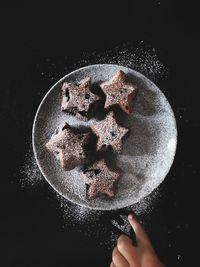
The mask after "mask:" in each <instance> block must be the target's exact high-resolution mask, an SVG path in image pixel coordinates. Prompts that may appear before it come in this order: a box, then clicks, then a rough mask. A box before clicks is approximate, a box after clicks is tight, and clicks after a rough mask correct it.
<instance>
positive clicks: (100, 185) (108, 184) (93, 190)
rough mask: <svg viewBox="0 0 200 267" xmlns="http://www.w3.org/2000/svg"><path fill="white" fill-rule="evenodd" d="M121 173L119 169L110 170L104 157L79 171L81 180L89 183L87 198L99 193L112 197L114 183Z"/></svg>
mask: <svg viewBox="0 0 200 267" xmlns="http://www.w3.org/2000/svg"><path fill="white" fill-rule="evenodd" d="M121 175H122V170H121V169H119V168H118V169H117V170H111V169H110V168H108V166H107V164H106V162H105V160H104V159H101V160H98V161H96V162H95V163H94V164H93V165H92V166H90V167H88V168H87V169H85V170H84V171H83V172H82V173H81V176H82V178H83V181H84V182H85V184H87V185H89V188H88V190H87V196H88V198H90V199H92V198H95V197H97V196H98V195H99V194H105V195H107V196H109V197H113V196H114V195H115V184H116V182H117V180H118V179H119V177H120V176H121Z"/></svg>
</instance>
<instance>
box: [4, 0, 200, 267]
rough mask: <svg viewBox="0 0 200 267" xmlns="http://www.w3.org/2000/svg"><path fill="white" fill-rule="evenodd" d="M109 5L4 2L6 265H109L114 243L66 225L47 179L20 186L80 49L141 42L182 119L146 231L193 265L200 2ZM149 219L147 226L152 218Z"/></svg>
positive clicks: (164, 250) (179, 261) (171, 260)
mask: <svg viewBox="0 0 200 267" xmlns="http://www.w3.org/2000/svg"><path fill="white" fill-rule="evenodd" d="M109 3H110V4H109V5H108V1H107V2H105V3H104V2H103V1H93V3H87V4H86V2H84V1H82V3H79V2H77V1H73V3H69V1H66V2H62V3H58V2H57V1H56V2H55V3H54V4H50V3H48V4H43V5H38V6H35V5H34V4H29V5H28V4H23V5H21V6H17V5H16V6H15V7H14V6H6V7H2V8H1V11H0V12H1V16H0V27H1V41H0V43H1V47H2V48H1V58H0V62H1V80H0V81H1V83H0V87H1V88H0V100H1V106H0V112H1V113H0V120H1V124H0V125H1V131H0V140H1V158H2V159H1V178H0V184H1V186H0V190H1V191H0V192H1V193H0V198H1V201H0V203H1V211H0V224H1V228H0V265H1V266H21V267H23V266H97V267H98V266H99V267H100V266H109V264H110V261H111V250H109V249H108V248H106V247H104V246H99V240H95V238H93V237H92V236H91V237H90V236H87V237H86V236H85V235H84V234H83V233H82V232H80V233H79V232H78V231H76V227H75V226H74V227H72V226H69V227H65V228H64V229H63V221H62V214H61V213H62V212H61V211H60V210H59V209H58V203H57V202H56V200H55V198H53V197H52V196H53V193H52V191H51V189H50V188H49V186H48V185H47V184H46V183H45V184H44V185H43V186H42V187H38V188H37V189H36V190H33V189H29V190H24V189H22V188H21V186H20V182H19V166H21V165H22V164H23V162H24V155H25V153H26V152H27V149H28V148H29V142H30V135H31V128H32V122H33V118H34V115H35V112H36V109H37V107H38V105H39V103H40V101H41V99H42V97H43V95H44V94H45V93H46V92H47V90H48V89H49V88H50V86H52V85H53V83H54V82H55V81H57V80H58V79H59V78H61V77H62V76H63V75H65V74H66V73H67V72H69V71H71V70H72V67H71V66H72V65H73V63H74V62H76V60H77V59H78V58H79V56H80V55H82V53H83V52H89V53H90V52H93V51H97V52H103V51H105V50H106V49H112V48H113V47H116V46H117V45H121V44H124V43H125V44H126V43H129V44H131V45H132V46H133V47H134V46H135V47H136V46H137V44H138V42H140V41H141V40H143V41H144V42H145V43H146V44H149V45H151V46H152V47H155V48H156V51H157V54H158V56H159V58H160V60H161V61H162V62H163V63H164V64H165V66H167V68H168V69H169V76H168V78H167V79H166V80H165V81H157V83H158V85H159V86H160V87H161V88H165V92H166V96H167V98H168V99H169V101H170V103H171V105H172V108H173V110H174V112H175V116H176V119H177V126H178V148H177V153H176V157H175V161H174V164H173V166H172V169H171V171H170V173H169V174H168V176H167V178H166V179H165V181H164V183H163V184H162V186H161V187H162V190H163V194H162V195H163V196H162V198H161V199H160V200H159V203H158V204H157V207H156V209H155V210H154V211H153V212H152V213H151V215H148V216H150V218H149V217H148V225H147V231H148V233H149V235H150V237H151V239H152V242H153V244H154V246H155V248H156V251H157V253H158V255H159V256H160V257H161V258H162V260H163V261H164V262H165V263H166V264H167V265H168V266H192V264H194V263H195V260H196V256H195V255H196V254H195V245H194V242H196V240H197V234H196V232H195V231H196V228H195V221H196V216H197V214H198V213H197V211H198V209H197V202H198V191H199V190H198V186H197V181H198V178H199V174H200V170H199V162H198V161H199V157H198V151H199V135H200V122H199V97H198V91H199V45H200V43H199V27H198V13H197V11H198V8H197V6H194V4H193V3H192V1H187V2H186V3H183V2H180V3H178V2H177V1H122V2H119V3H117V1H115V2H112V1H110V2H109ZM47 59H48V60H47ZM94 63H95V59H94ZM105 63H106V62H105ZM119 213H120V211H119ZM108 216H109V215H108ZM142 220H143V221H144V224H145V216H144V217H143V218H142ZM102 238H106V237H102ZM1 262H2V264H1ZM197 265H198V264H197Z"/></svg>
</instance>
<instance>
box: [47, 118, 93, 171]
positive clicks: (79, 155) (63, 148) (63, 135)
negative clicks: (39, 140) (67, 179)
mask: <svg viewBox="0 0 200 267" xmlns="http://www.w3.org/2000/svg"><path fill="white" fill-rule="evenodd" d="M88 139H89V133H84V134H80V133H78V134H75V133H74V131H73V130H72V128H71V127H70V126H69V125H68V124H67V123H66V124H65V126H64V127H63V126H60V127H58V128H57V129H56V131H55V133H54V134H53V136H52V137H51V138H50V140H49V141H48V143H47V144H46V145H45V146H46V148H47V149H48V150H49V151H50V152H51V153H53V154H54V155H55V157H56V158H57V159H58V160H59V161H60V165H61V167H62V168H63V169H64V170H71V169H73V168H74V167H75V166H77V165H79V164H80V163H82V162H83V161H84V160H85V159H86V154H85V146H86V144H87V143H88Z"/></svg>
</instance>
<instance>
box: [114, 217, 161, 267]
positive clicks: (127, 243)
mask: <svg viewBox="0 0 200 267" xmlns="http://www.w3.org/2000/svg"><path fill="white" fill-rule="evenodd" d="M128 220H129V223H130V224H131V226H132V228H133V230H134V232H135V235H136V240H137V247H136V246H133V244H132V241H131V239H130V238H129V237H128V236H126V235H121V236H120V237H119V238H118V240H117V246H116V247H115V248H114V249H113V253H112V262H111V264H110V267H164V265H163V264H162V263H161V262H160V260H159V259H158V257H157V255H156V253H155V251H154V249H153V247H152V245H151V242H150V240H149V238H148V236H147V234H146V233H145V231H144V229H143V228H142V226H141V225H140V223H139V222H138V221H137V220H136V219H135V218H134V217H133V216H132V215H129V216H128Z"/></svg>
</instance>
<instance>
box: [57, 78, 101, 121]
mask: <svg viewBox="0 0 200 267" xmlns="http://www.w3.org/2000/svg"><path fill="white" fill-rule="evenodd" d="M98 100H100V98H99V96H97V95H95V94H93V93H92V92H91V78H90V77H86V78H84V79H83V80H81V81H80V82H79V83H66V82H65V83H63V86H62V106H61V108H62V110H63V111H66V112H68V113H71V114H73V115H75V116H76V117H78V118H79V119H83V120H87V119H88V115H89V110H90V107H91V105H92V104H94V103H95V102H96V101H98Z"/></svg>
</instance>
